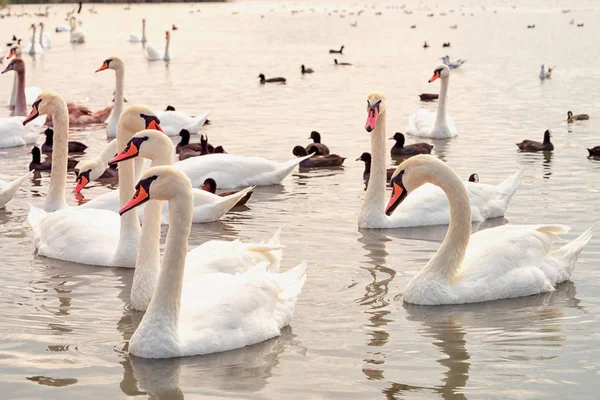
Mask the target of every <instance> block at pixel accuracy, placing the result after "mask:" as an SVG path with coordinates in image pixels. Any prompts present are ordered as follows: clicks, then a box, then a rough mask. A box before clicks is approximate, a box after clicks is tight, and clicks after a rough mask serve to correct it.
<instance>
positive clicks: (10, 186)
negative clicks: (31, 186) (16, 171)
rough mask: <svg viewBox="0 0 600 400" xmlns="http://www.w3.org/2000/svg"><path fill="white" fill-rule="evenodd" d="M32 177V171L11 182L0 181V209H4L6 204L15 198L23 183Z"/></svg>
mask: <svg viewBox="0 0 600 400" xmlns="http://www.w3.org/2000/svg"><path fill="white" fill-rule="evenodd" d="M32 175H33V171H29V172H28V173H26V174H25V175H23V176H21V177H19V178H17V179H15V180H13V181H10V182H3V181H0V208H2V207H4V206H5V205H6V203H8V202H9V201H11V200H12V198H13V197H14V196H15V194H16V193H17V190H19V188H20V187H21V185H22V184H23V182H25V181H26V180H27V178H29V177H31V176H32Z"/></svg>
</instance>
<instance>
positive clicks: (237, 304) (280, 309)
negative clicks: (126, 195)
mask: <svg viewBox="0 0 600 400" xmlns="http://www.w3.org/2000/svg"><path fill="white" fill-rule="evenodd" d="M193 199H194V195H193V192H192V185H191V182H190V180H189V178H188V177H187V176H186V175H185V174H184V173H182V172H181V171H178V170H177V169H175V168H173V167H170V166H159V167H153V168H150V169H148V170H147V171H146V172H145V173H144V174H143V175H142V177H141V179H140V181H139V182H138V184H137V185H136V193H135V194H134V195H133V197H132V198H131V199H130V201H129V202H128V203H127V204H125V205H124V206H123V207H122V208H121V209H120V211H119V213H120V214H122V215H127V213H129V212H131V211H132V210H135V208H136V207H138V206H139V205H140V204H142V203H145V202H147V201H148V202H149V204H151V203H152V202H155V201H154V200H158V201H167V202H168V204H169V210H170V215H169V218H170V219H171V223H170V224H169V231H168V233H167V241H166V244H165V255H164V259H163V265H162V266H161V267H158V268H156V271H159V272H158V278H157V279H156V288H155V289H154V291H153V294H152V298H151V300H150V303H149V305H148V307H147V310H146V313H145V314H144V317H143V318H142V321H141V322H140V324H139V325H138V327H137V329H136V331H135V332H134V333H133V335H132V336H131V339H130V340H129V346H128V351H129V353H130V354H133V355H135V356H137V357H142V358H154V359H156V358H173V357H184V356H194V355H203V354H210V353H218V352H222V351H227V350H233V349H236V348H240V347H244V346H248V345H252V344H255V343H259V342H262V341H265V340H268V339H270V338H273V337H276V336H279V334H280V333H281V329H282V328H283V327H285V326H287V325H289V324H290V322H291V318H292V315H293V313H294V307H295V304H296V301H297V298H298V295H299V294H300V292H301V290H302V287H303V285H304V282H305V280H306V263H305V262H303V263H301V264H299V265H298V266H296V267H295V268H293V269H291V270H289V271H287V272H285V273H273V272H270V271H268V269H267V265H266V264H267V263H258V264H257V265H255V266H254V267H250V268H247V269H246V270H245V271H243V272H241V273H237V274H227V273H213V274H206V273H202V274H199V275H196V276H194V275H193V274H191V273H190V272H189V271H188V266H187V262H188V261H187V260H188V259H189V257H190V254H189V253H187V243H188V237H189V235H190V231H191V226H192V208H193V207H192V203H193V201H194V200H193ZM159 204H160V203H159ZM149 228H152V231H153V232H151V233H149V236H156V237H160V235H159V234H158V232H159V231H160V230H159V229H158V228H159V227H158V226H151V225H150V224H144V229H145V230H146V229H149ZM148 251H151V252H152V254H153V255H154V256H153V259H154V260H155V261H159V260H160V247H159V246H158V244H157V243H154V246H152V249H148ZM138 268H139V267H138ZM138 268H136V271H137V270H138ZM184 278H185V279H184Z"/></svg>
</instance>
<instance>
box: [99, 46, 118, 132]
mask: <svg viewBox="0 0 600 400" xmlns="http://www.w3.org/2000/svg"><path fill="white" fill-rule="evenodd" d="M107 69H112V70H113V71H115V78H116V83H115V91H114V102H113V109H112V112H111V114H110V117H109V119H108V122H107V123H106V137H107V138H108V139H113V138H116V137H117V124H118V123H119V117H120V116H121V113H122V112H123V106H124V104H125V103H124V101H125V100H124V99H125V98H124V94H123V87H124V86H125V63H124V62H123V60H122V59H121V58H120V57H116V56H114V57H109V58H107V59H106V60H104V62H102V65H101V66H100V68H98V69H97V70H96V73H98V72H100V71H104V70H107Z"/></svg>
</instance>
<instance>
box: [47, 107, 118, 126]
mask: <svg viewBox="0 0 600 400" xmlns="http://www.w3.org/2000/svg"><path fill="white" fill-rule="evenodd" d="M112 109H113V106H112V105H110V106H108V107H105V108H102V109H100V110H98V111H92V110H90V109H89V108H88V107H86V106H84V105H82V104H77V103H74V102H68V103H67V110H68V111H69V125H70V126H87V125H95V124H103V123H104V122H105V121H106V120H107V119H108V117H109V116H110V114H111V111H112ZM46 125H48V126H50V127H51V126H52V125H53V122H52V116H50V115H49V116H48V119H47V120H46Z"/></svg>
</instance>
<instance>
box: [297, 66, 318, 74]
mask: <svg viewBox="0 0 600 400" xmlns="http://www.w3.org/2000/svg"><path fill="white" fill-rule="evenodd" d="M300 71H301V72H302V73H303V74H312V73H313V72H315V71H313V69H312V68H305V67H304V64H302V66H301V67H300Z"/></svg>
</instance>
